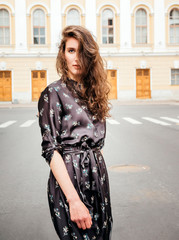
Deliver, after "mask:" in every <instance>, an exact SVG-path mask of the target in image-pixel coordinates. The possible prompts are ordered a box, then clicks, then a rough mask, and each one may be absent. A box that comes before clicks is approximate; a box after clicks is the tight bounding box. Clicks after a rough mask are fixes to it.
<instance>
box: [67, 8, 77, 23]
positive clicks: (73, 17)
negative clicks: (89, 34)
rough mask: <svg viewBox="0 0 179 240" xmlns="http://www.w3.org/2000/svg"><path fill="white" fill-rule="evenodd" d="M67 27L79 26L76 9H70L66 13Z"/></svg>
mask: <svg viewBox="0 0 179 240" xmlns="http://www.w3.org/2000/svg"><path fill="white" fill-rule="evenodd" d="M67 25H80V13H79V11H78V10H77V9H75V8H72V9H70V10H69V11H68V13H67Z"/></svg>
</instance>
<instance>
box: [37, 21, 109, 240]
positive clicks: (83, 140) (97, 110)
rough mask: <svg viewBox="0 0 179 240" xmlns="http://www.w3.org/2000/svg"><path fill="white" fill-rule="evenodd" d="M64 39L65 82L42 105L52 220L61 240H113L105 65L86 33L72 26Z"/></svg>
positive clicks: (60, 67) (60, 66) (60, 64)
mask: <svg viewBox="0 0 179 240" xmlns="http://www.w3.org/2000/svg"><path fill="white" fill-rule="evenodd" d="M62 37H63V38H62V40H61V43H60V46H59V52H58V56H57V61H56V67H57V72H58V73H59V74H61V75H62V77H61V79H60V80H58V81H55V82H53V83H51V84H49V85H48V86H47V87H46V88H45V90H44V91H43V92H42V93H41V96H40V98H39V102H38V110H39V125H40V128H41V134H42V144H41V145H42V156H43V157H44V158H45V159H46V161H47V162H48V164H49V166H50V169H51V170H50V175H49V180H48V201H49V207H50V212H51V217H52V220H53V223H54V227H55V230H56V232H57V234H58V236H59V238H60V239H66V240H72V239H74V240H91V239H97V240H109V239H111V229H112V215H111V204H110V192H109V182H108V175H107V171H106V166H105V162H104V159H103V156H102V153H101V151H100V150H101V149H102V147H103V145H104V138H105V133H106V121H105V119H106V117H108V116H109V106H108V93H109V87H108V84H107V80H106V74H105V70H104V67H103V61H102V58H101V57H100V55H99V49H98V45H97V44H96V42H95V41H94V39H93V37H92V35H91V33H90V32H89V31H88V30H86V29H85V28H83V27H81V26H68V27H66V28H65V29H64V30H63V33H62Z"/></svg>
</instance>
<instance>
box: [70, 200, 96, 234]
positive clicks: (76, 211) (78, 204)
mask: <svg viewBox="0 0 179 240" xmlns="http://www.w3.org/2000/svg"><path fill="white" fill-rule="evenodd" d="M68 203H69V210H70V217H71V220H72V221H73V222H75V223H76V224H77V226H78V228H82V229H83V230H85V229H86V228H91V225H92V219H91V215H90V213H89V210H88V208H87V207H86V206H85V204H84V203H83V202H82V201H81V200H80V199H72V200H70V201H68Z"/></svg>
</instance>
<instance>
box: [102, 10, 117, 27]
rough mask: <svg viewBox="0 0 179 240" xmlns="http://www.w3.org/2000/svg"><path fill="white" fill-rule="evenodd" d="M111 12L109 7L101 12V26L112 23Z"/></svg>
mask: <svg viewBox="0 0 179 240" xmlns="http://www.w3.org/2000/svg"><path fill="white" fill-rule="evenodd" d="M113 17H114V16H113V12H112V11H111V10H110V9H105V10H104V11H103V12H102V25H103V26H107V25H112V22H111V21H113V20H112V19H113Z"/></svg>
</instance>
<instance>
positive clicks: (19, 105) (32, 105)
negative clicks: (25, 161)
mask: <svg viewBox="0 0 179 240" xmlns="http://www.w3.org/2000/svg"><path fill="white" fill-rule="evenodd" d="M110 102H111V103H112V104H114V105H152V104H155V105H157V104H158V105H160V104H167V105H179V100H153V99H135V100H119V99H112V100H110ZM0 108H37V102H31V103H12V102H0Z"/></svg>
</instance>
